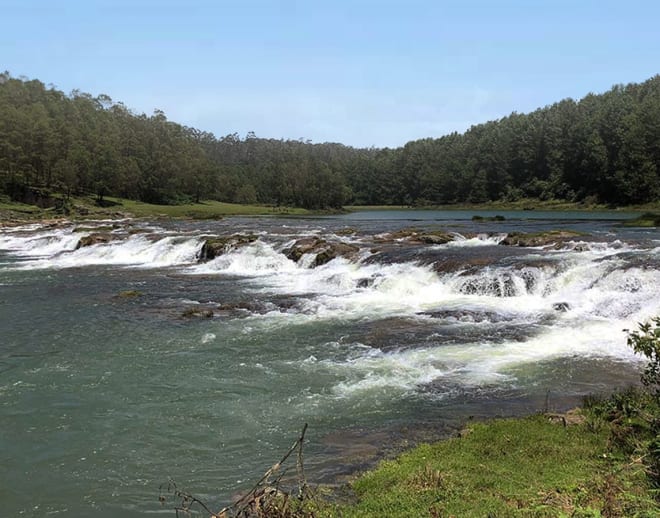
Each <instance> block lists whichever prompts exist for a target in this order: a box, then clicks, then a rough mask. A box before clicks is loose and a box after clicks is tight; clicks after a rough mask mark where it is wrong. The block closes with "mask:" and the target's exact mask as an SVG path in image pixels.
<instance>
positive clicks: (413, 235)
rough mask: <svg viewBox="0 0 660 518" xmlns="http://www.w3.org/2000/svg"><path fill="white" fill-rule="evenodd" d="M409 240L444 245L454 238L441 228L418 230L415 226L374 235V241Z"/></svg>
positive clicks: (393, 241)
mask: <svg viewBox="0 0 660 518" xmlns="http://www.w3.org/2000/svg"><path fill="white" fill-rule="evenodd" d="M401 240H405V241H409V242H411V243H419V244H425V245H444V244H445V243H448V242H449V241H453V240H454V236H453V235H451V234H448V233H447V232H444V231H441V230H419V229H415V228H404V229H401V230H397V231H395V232H389V233H387V234H381V235H380V236H376V237H375V239H374V242H376V243H395V242H397V241H401Z"/></svg>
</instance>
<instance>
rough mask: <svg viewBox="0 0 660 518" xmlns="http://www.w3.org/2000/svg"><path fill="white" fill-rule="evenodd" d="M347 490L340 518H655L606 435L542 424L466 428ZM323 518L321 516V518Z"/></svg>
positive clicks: (657, 511) (636, 466)
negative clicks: (351, 494) (351, 497)
mask: <svg viewBox="0 0 660 518" xmlns="http://www.w3.org/2000/svg"><path fill="white" fill-rule="evenodd" d="M352 487H353V489H354V491H355V493H356V495H357V497H358V502H357V503H355V504H346V505H335V506H332V507H331V508H327V507H326V508H325V510H324V513H327V515H328V516H342V517H346V518H349V517H411V518H412V517H415V518H417V517H423V516H430V517H436V516H437V517H440V516H456V517H459V516H460V517H472V516H474V517H485V516H494V517H507V516H529V517H532V516H534V517H536V516H539V517H540V516H583V517H587V516H590V517H598V516H648V517H650V516H660V507H658V505H657V502H656V501H655V500H654V499H653V497H652V493H651V491H650V486H649V481H648V479H647V477H646V474H645V472H644V469H643V466H642V465H641V464H640V463H639V462H635V461H634V460H631V457H630V455H627V454H625V453H623V452H622V451H620V450H618V449H617V448H613V447H612V441H611V430H610V428H609V427H608V426H594V425H593V422H586V423H581V424H577V425H569V426H566V427H565V426H562V424H558V423H557V422H551V421H550V420H549V419H548V418H547V417H544V416H541V415H537V416H532V417H528V418H519V419H505V420H496V421H490V422H486V423H477V424H473V425H472V426H470V428H469V433H468V434H467V435H464V436H463V437H460V438H454V439H450V440H446V441H441V442H438V443H436V444H424V445H421V446H418V447H417V448H415V449H413V450H412V451H410V452H408V453H405V454H403V455H401V456H400V457H398V458H397V459H395V460H390V461H385V462H382V463H381V464H380V465H379V466H378V467H377V468H376V469H374V470H373V471H370V472H368V473H365V474H364V475H362V476H361V477H359V478H358V479H357V480H356V481H355V482H354V483H353V484H352ZM321 514H323V513H321Z"/></svg>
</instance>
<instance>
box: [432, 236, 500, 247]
mask: <svg viewBox="0 0 660 518" xmlns="http://www.w3.org/2000/svg"><path fill="white" fill-rule="evenodd" d="M507 235H508V234H505V233H503V234H478V235H476V236H474V237H470V238H466V237H465V236H463V235H462V234H455V236H454V239H453V241H449V242H448V243H446V244H444V245H439V247H447V248H471V247H477V246H494V245H499V244H500V243H501V242H502V241H503V240H504V239H506V237H507Z"/></svg>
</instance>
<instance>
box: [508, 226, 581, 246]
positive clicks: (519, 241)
mask: <svg viewBox="0 0 660 518" xmlns="http://www.w3.org/2000/svg"><path fill="white" fill-rule="evenodd" d="M581 235H582V234H580V233H579V232H573V231H571V230H551V231H549V232H539V233H529V234H527V233H524V232H512V233H511V234H509V235H508V236H507V237H505V238H504V239H503V240H502V241H501V242H500V244H501V245H506V246H548V245H551V244H555V243H557V242H559V243H561V242H563V241H565V240H568V239H574V238H576V237H580V236H581Z"/></svg>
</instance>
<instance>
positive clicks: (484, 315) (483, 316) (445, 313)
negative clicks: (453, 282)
mask: <svg viewBox="0 0 660 518" xmlns="http://www.w3.org/2000/svg"><path fill="white" fill-rule="evenodd" d="M418 315H425V316H429V317H431V318H437V319H439V320H457V321H460V322H507V321H509V320H511V317H510V316H507V315H502V314H500V313H496V312H494V311H479V310H470V309H443V310H438V311H423V312H421V313H418Z"/></svg>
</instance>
